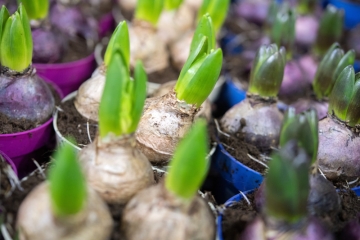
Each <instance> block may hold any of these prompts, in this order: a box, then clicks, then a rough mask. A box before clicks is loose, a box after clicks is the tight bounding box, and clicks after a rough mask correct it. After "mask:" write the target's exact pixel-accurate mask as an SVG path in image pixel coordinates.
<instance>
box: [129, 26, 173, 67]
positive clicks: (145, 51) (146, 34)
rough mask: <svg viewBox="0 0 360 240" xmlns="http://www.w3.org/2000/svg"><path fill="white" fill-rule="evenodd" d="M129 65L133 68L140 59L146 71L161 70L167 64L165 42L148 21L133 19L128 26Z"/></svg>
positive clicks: (167, 56) (167, 57) (167, 55)
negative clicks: (131, 23) (130, 25)
mask: <svg viewBox="0 0 360 240" xmlns="http://www.w3.org/2000/svg"><path fill="white" fill-rule="evenodd" d="M129 37H130V39H131V44H130V66H131V68H134V67H135V65H136V62H137V61H138V60H141V61H142V63H143V65H144V68H145V71H146V73H148V74H149V73H153V72H156V71H161V70H164V69H166V68H167V67H168V66H169V54H168V51H167V48H166V44H165V42H164V41H163V40H162V39H161V38H160V37H159V36H158V35H157V30H156V28H155V27H153V26H152V25H151V24H150V23H147V22H145V21H141V20H134V22H133V25H132V27H131V28H129Z"/></svg>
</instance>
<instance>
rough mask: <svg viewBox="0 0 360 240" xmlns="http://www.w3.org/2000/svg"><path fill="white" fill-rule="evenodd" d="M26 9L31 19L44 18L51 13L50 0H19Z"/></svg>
mask: <svg viewBox="0 0 360 240" xmlns="http://www.w3.org/2000/svg"><path fill="white" fill-rule="evenodd" d="M18 1H19V2H21V3H22V4H23V5H24V6H25V9H26V12H27V14H28V16H29V18H30V19H34V20H38V19H40V20H41V19H44V18H46V17H47V15H48V13H49V0H18Z"/></svg>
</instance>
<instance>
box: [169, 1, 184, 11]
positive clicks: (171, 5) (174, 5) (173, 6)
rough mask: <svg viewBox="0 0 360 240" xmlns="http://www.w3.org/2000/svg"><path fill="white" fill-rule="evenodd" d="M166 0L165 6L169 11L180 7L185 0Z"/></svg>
mask: <svg viewBox="0 0 360 240" xmlns="http://www.w3.org/2000/svg"><path fill="white" fill-rule="evenodd" d="M164 1H165V2H164V7H165V10H167V11H171V10H175V9H178V8H179V7H180V5H181V4H182V2H183V0H164Z"/></svg>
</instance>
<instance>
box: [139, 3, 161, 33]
mask: <svg viewBox="0 0 360 240" xmlns="http://www.w3.org/2000/svg"><path fill="white" fill-rule="evenodd" d="M163 7H164V0H138V1H137V5H136V10H135V19H138V20H143V21H146V22H149V23H151V24H152V25H153V26H154V27H155V26H156V25H157V22H158V20H159V18H160V14H161V12H162V10H163Z"/></svg>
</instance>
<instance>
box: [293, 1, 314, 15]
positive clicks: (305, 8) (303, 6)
mask: <svg viewBox="0 0 360 240" xmlns="http://www.w3.org/2000/svg"><path fill="white" fill-rule="evenodd" d="M316 6H317V0H300V1H299V2H298V6H297V11H298V12H299V14H301V15H306V14H312V13H314V11H315V9H316Z"/></svg>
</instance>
